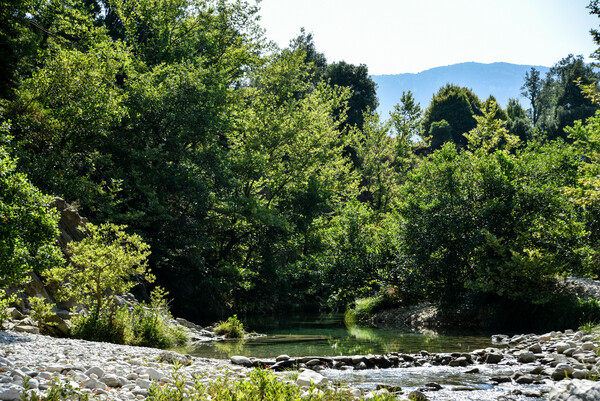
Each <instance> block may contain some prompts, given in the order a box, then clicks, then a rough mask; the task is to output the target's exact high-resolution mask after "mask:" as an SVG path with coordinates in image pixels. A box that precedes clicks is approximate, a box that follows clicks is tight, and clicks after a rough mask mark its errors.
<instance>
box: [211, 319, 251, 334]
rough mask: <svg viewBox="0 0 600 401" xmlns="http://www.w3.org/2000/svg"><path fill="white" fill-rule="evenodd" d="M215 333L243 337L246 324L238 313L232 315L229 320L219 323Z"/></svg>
mask: <svg viewBox="0 0 600 401" xmlns="http://www.w3.org/2000/svg"><path fill="white" fill-rule="evenodd" d="M214 331H215V334H217V335H219V336H226V337H229V338H243V337H244V335H245V334H246V332H245V331H244V324H243V323H242V322H241V321H240V320H239V319H238V317H237V315H233V316H230V317H229V318H228V319H227V320H225V321H221V322H219V323H217V325H216V326H215V330H214Z"/></svg>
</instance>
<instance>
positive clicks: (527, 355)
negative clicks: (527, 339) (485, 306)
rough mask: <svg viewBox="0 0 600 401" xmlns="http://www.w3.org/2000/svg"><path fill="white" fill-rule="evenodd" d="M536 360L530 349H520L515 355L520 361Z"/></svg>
mask: <svg viewBox="0 0 600 401" xmlns="http://www.w3.org/2000/svg"><path fill="white" fill-rule="evenodd" d="M535 360H536V357H535V354H534V353H533V352H531V351H521V352H519V354H518V355H517V361H518V362H520V363H531V362H533V361H535Z"/></svg>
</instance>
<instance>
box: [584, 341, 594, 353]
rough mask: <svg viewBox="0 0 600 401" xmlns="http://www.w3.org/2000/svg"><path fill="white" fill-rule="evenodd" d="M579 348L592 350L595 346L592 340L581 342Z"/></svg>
mask: <svg viewBox="0 0 600 401" xmlns="http://www.w3.org/2000/svg"><path fill="white" fill-rule="evenodd" d="M581 349H582V350H584V351H592V350H594V349H596V346H595V345H594V343H593V342H585V343H583V344H581Z"/></svg>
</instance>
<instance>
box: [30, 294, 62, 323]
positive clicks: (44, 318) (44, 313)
mask: <svg viewBox="0 0 600 401" xmlns="http://www.w3.org/2000/svg"><path fill="white" fill-rule="evenodd" d="M29 303H30V304H31V315H30V317H31V319H33V321H34V322H37V324H38V325H39V326H44V325H49V326H52V325H55V324H56V323H54V322H50V319H51V318H52V317H53V316H56V313H54V312H52V304H51V303H49V302H48V301H46V299H44V298H42V297H29Z"/></svg>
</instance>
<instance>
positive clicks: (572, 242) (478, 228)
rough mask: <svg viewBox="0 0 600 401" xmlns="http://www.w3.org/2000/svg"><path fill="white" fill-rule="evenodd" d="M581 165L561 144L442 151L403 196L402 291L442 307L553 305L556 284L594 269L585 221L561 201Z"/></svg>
mask: <svg viewBox="0 0 600 401" xmlns="http://www.w3.org/2000/svg"><path fill="white" fill-rule="evenodd" d="M578 165H579V161H578V160H577V158H576V157H574V152H573V149H572V148H570V147H569V146H566V145H565V144H564V143H552V144H549V145H544V146H539V145H535V146H530V147H529V148H528V149H525V150H523V151H519V152H517V153H514V154H513V153H509V152H506V151H502V150H498V151H493V152H491V153H489V152H488V151H486V150H484V149H477V150H475V151H473V152H470V151H462V152H459V151H457V149H456V147H455V146H454V145H452V144H446V145H444V146H443V147H442V148H441V149H440V150H438V151H436V152H435V153H434V154H433V155H432V157H431V159H430V162H429V163H423V164H422V165H420V166H419V167H418V168H416V169H415V170H413V171H412V172H411V174H410V175H409V178H408V180H407V182H406V184H405V185H403V186H402V187H401V189H400V195H399V199H401V200H402V203H401V204H400V206H399V208H398V213H399V216H400V218H401V219H402V220H401V221H402V225H401V231H400V241H401V243H402V247H401V252H400V255H399V258H398V265H397V269H399V270H398V271H397V273H396V277H397V278H398V280H399V282H398V283H397V285H399V286H400V287H402V288H412V289H419V290H421V291H422V292H421V293H420V296H425V297H428V298H429V299H434V300H437V301H438V302H441V303H450V304H452V303H456V302H460V299H461V296H465V295H466V294H467V293H468V292H469V291H476V292H479V293H484V294H495V296H499V297H502V298H504V299H512V300H520V301H521V302H523V301H526V302H532V303H544V302H547V301H548V300H549V299H550V296H551V295H550V292H549V291H547V290H548V287H546V286H547V285H548V284H549V282H550V281H551V280H552V278H553V277H554V276H555V275H556V274H569V273H571V274H574V273H577V274H579V273H580V272H582V271H585V270H586V269H587V268H588V264H589V263H590V261H591V260H592V259H591V258H590V257H589V256H590V252H589V247H588V245H587V243H586V240H587V231H586V228H585V222H584V220H583V219H582V218H581V217H582V215H581V212H582V211H581V209H580V208H579V207H578V206H576V205H574V204H573V203H572V202H569V201H568V199H567V197H566V196H565V194H564V192H563V188H564V187H565V186H567V185H573V184H574V183H575V182H576V176H577V170H578ZM566 244H569V245H566ZM459 294H460V295H459ZM415 296H418V294H416V295H415Z"/></svg>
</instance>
